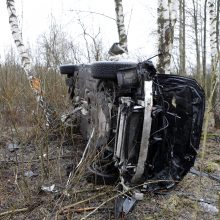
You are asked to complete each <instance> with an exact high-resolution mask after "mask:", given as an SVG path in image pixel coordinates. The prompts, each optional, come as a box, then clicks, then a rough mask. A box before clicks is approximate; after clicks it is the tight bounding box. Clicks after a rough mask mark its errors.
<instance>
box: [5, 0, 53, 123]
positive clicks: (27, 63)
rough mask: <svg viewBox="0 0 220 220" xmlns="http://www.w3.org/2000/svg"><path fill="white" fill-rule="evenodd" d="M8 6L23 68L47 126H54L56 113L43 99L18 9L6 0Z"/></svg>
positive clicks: (12, 31) (9, 0)
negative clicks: (21, 27) (17, 13)
mask: <svg viewBox="0 0 220 220" xmlns="http://www.w3.org/2000/svg"><path fill="white" fill-rule="evenodd" d="M6 4H7V9H8V14H9V24H10V26H11V33H12V37H13V39H14V42H15V44H16V47H17V50H18V52H19V55H20V57H21V63H22V67H23V69H24V71H25V74H26V76H27V78H28V80H29V83H30V86H31V88H32V90H33V92H34V94H35V97H36V99H37V102H38V104H39V106H40V107H41V108H42V109H43V111H44V113H45V116H46V119H47V124H49V125H52V124H53V123H54V118H55V111H54V110H52V109H51V108H50V107H49V106H48V105H47V103H46V102H45V100H44V97H43V91H42V88H41V81H40V79H38V78H37V77H36V73H35V71H34V69H33V68H32V65H31V59H30V57H29V56H28V53H27V50H26V48H25V46H24V43H23V39H22V34H21V31H20V29H19V25H18V19H17V15H16V9H15V2H14V0H6Z"/></svg>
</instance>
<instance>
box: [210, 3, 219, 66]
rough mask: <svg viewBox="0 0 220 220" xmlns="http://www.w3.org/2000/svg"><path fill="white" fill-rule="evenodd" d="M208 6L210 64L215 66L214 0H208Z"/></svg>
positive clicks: (216, 53)
mask: <svg viewBox="0 0 220 220" xmlns="http://www.w3.org/2000/svg"><path fill="white" fill-rule="evenodd" d="M208 8H209V21H210V47H211V58H212V66H213V67H214V66H215V63H216V62H217V55H218V50H217V29H216V19H217V15H216V11H215V1H214V0H209V1H208Z"/></svg>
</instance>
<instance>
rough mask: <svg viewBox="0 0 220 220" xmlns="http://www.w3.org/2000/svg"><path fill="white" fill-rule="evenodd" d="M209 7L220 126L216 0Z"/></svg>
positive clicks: (213, 73)
mask: <svg viewBox="0 0 220 220" xmlns="http://www.w3.org/2000/svg"><path fill="white" fill-rule="evenodd" d="M208 9H209V21H210V47H211V61H212V62H211V65H212V87H214V86H213V85H217V86H216V87H217V88H216V90H215V92H216V98H215V106H214V119H215V127H216V128H220V103H219V100H220V99H219V97H218V96H219V88H218V87H219V74H218V70H217V68H218V64H219V59H220V54H219V51H218V37H219V36H218V31H217V30H218V28H217V13H216V9H215V1H214V0H209V1H208Z"/></svg>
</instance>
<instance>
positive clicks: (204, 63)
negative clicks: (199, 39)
mask: <svg viewBox="0 0 220 220" xmlns="http://www.w3.org/2000/svg"><path fill="white" fill-rule="evenodd" d="M206 8H207V0H205V3H204V19H203V24H204V30H203V57H202V65H203V68H202V69H203V87H204V89H205V91H206V87H207V86H206V31H207V9H206Z"/></svg>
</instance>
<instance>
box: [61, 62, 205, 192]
mask: <svg viewBox="0 0 220 220" xmlns="http://www.w3.org/2000/svg"><path fill="white" fill-rule="evenodd" d="M60 71H61V74H66V75H67V85H68V87H69V95H70V98H71V100H72V103H73V108H74V110H75V112H78V111H80V117H78V118H77V120H78V122H77V123H79V125H80V131H81V133H82V135H83V137H84V139H85V140H89V139H90V138H91V135H92V138H93V142H92V144H93V146H92V147H93V149H96V151H97V152H98V153H99V154H98V155H99V156H98V157H96V160H95V161H93V162H92V163H91V165H90V166H88V170H89V171H90V174H91V175H90V176H89V177H88V179H89V180H90V181H96V182H97V183H107V184H112V183H115V182H117V181H120V182H121V183H122V184H123V185H124V186H135V185H137V184H140V185H142V186H143V187H145V188H146V190H157V189H161V188H170V187H172V186H174V185H176V184H177V183H178V182H179V181H181V180H182V179H183V177H184V176H185V175H186V174H187V172H189V170H190V168H191V167H192V166H193V165H194V162H195V159H196V155H197V152H198V149H199V142H200V136H201V131H202V123H203V115H204V108H205V107H204V105H205V98H204V91H203V89H202V88H201V87H200V86H199V85H198V83H197V82H196V81H195V80H194V79H192V78H189V77H183V76H179V75H171V74H170V75H167V74H159V73H157V71H156V69H155V68H154V66H153V64H152V62H151V61H149V60H147V61H144V62H141V63H135V62H120V61H118V62H115V61H104V62H95V63H92V64H82V65H62V66H61V67H60ZM73 112H74V111H73ZM65 120H66V119H65ZM68 120H71V118H69V119H68ZM149 181H151V184H147V185H145V184H144V183H147V182H149Z"/></svg>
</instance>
